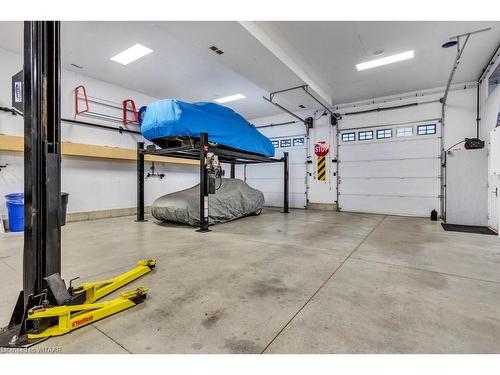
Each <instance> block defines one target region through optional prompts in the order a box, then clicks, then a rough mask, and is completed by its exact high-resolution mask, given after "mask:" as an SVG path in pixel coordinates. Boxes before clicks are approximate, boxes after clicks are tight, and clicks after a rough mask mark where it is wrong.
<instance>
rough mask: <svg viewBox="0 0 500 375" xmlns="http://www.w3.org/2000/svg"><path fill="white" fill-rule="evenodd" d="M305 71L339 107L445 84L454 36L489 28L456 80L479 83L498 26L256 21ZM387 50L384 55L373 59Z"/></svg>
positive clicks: (471, 44)
mask: <svg viewBox="0 0 500 375" xmlns="http://www.w3.org/2000/svg"><path fill="white" fill-rule="evenodd" d="M257 24H258V25H259V26H260V27H261V28H262V29H263V30H264V31H265V32H266V33H267V34H268V35H269V36H270V37H272V38H273V39H274V40H275V41H276V42H277V43H279V44H281V45H286V48H287V50H288V53H289V55H290V56H292V57H293V58H294V60H296V61H299V62H300V64H301V65H302V66H305V67H307V69H308V70H309V71H310V74H312V75H314V76H315V77H316V80H318V81H319V82H320V83H321V84H323V85H324V88H326V89H327V90H329V94H330V95H331V97H332V98H333V101H334V103H335V104H339V103H346V102H353V101H359V100H363V99H370V98H374V97H380V96H388V95H393V94H398V93H403V92H408V91H415V90H420V89H427V88H434V87H440V86H445V85H446V81H447V79H448V76H449V74H450V70H451V66H452V64H453V61H454V58H455V53H456V48H448V49H443V48H441V45H442V44H443V43H444V42H446V41H447V40H448V39H449V38H450V37H451V36H454V35H458V34H463V33H467V32H470V31H474V30H478V29H482V28H486V27H491V28H492V30H491V31H488V32H485V33H480V34H476V35H473V36H471V38H470V40H469V41H468V44H467V47H466V48H465V50H464V53H463V55H462V59H461V62H460V67H459V69H458V71H457V73H456V75H455V78H454V82H467V81H474V80H477V79H478V77H479V75H480V73H481V70H482V69H483V68H484V66H485V65H486V64H487V63H488V60H489V59H490V57H491V55H492V54H493V52H494V50H495V49H496V48H497V46H498V45H499V43H500V22H257ZM377 50H383V51H384V54H383V55H380V56H374V54H373V53H374V52H375V51H377ZM408 50H415V58H414V59H412V60H408V61H404V62H400V63H397V64H393V65H387V66H383V67H379V68H375V69H369V70H365V71H361V72H358V71H357V70H356V68H355V64H357V63H360V62H364V61H368V60H372V59H374V58H379V57H384V56H387V55H391V54H395V53H399V52H404V51H408Z"/></svg>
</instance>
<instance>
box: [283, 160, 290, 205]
mask: <svg viewBox="0 0 500 375" xmlns="http://www.w3.org/2000/svg"><path fill="white" fill-rule="evenodd" d="M283 156H284V157H283V213H284V214H287V213H289V209H288V208H289V202H288V199H289V190H288V189H289V181H288V180H289V169H288V167H289V166H288V163H289V160H288V152H284V153H283Z"/></svg>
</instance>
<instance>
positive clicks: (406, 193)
mask: <svg viewBox="0 0 500 375" xmlns="http://www.w3.org/2000/svg"><path fill="white" fill-rule="evenodd" d="M421 124H422V125H423V124H424V123H414V124H405V125H404V126H405V127H412V128H413V130H414V132H413V134H414V135H413V136H411V135H410V136H407V137H401V138H397V137H393V138H390V139H373V140H370V141H366V142H365V141H360V140H359V138H358V137H359V135H358V137H356V140H355V141H352V142H345V143H344V142H341V144H340V146H339V165H338V170H339V181H340V184H339V187H338V189H339V207H340V209H341V210H343V211H352V212H369V213H381V214H395V215H415V216H428V215H429V214H430V212H431V211H432V210H433V209H435V210H436V211H438V212H439V211H440V206H441V205H440V195H441V179H440V176H441V158H440V156H441V155H440V154H441V138H440V134H441V129H440V126H439V123H437V125H436V133H437V134H428V135H416V134H417V132H416V129H418V126H419V125H421ZM425 124H428V122H426V123H425ZM397 127H398V126H394V125H392V126H391V125H387V127H386V128H388V129H389V128H390V129H392V134H393V135H394V134H396V131H397ZM382 128H384V126H381V127H379V128H374V129H370V130H373V134H376V130H377V129H382ZM364 130H366V129H364ZM358 131H361V129H354V130H352V132H358Z"/></svg>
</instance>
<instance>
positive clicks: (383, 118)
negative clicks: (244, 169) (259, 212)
mask: <svg viewBox="0 0 500 375" xmlns="http://www.w3.org/2000/svg"><path fill="white" fill-rule="evenodd" d="M458 87H460V86H458ZM426 91H429V92H431V94H425V92H419V93H411V94H412V96H411V97H410V98H406V99H399V98H394V99H390V100H389V99H387V100H386V102H385V103H382V104H381V103H379V104H375V105H363V106H359V105H354V104H344V105H339V107H340V109H339V112H340V113H346V112H354V111H360V110H368V109H373V108H377V107H384V106H396V105H402V104H408V103H413V102H419V103H421V104H419V105H418V106H412V107H406V108H402V109H397V110H389V111H380V112H371V113H366V114H359V115H351V116H347V115H344V116H343V118H342V120H340V123H339V129H341V130H342V129H346V128H352V127H361V126H374V125H382V124H396V123H402V122H418V121H425V120H431V119H438V118H440V117H441V104H440V103H439V102H435V103H430V104H424V103H425V102H428V101H434V100H438V99H439V98H440V97H442V95H443V93H442V92H439V91H438V93H437V94H436V93H434V92H435V91H436V90H426ZM424 94H425V95H424ZM405 96H406V94H401V95H400V96H399V97H405ZM475 97H476V91H475V88H468V89H458V90H457V89H455V90H453V91H451V92H450V94H449V97H448V104H447V107H446V113H445V130H444V147H445V148H448V147H449V146H451V145H453V144H454V143H457V142H459V141H460V140H463V139H464V138H465V137H474V136H475V129H476V128H475V126H476V122H475V118H476V114H475ZM383 99H384V98H374V99H373V100H375V101H377V102H378V101H379V100H383ZM299 114H300V116H301V117H303V118H304V117H307V116H309V115H312V112H311V111H303V112H301V113H299ZM292 119H293V118H292V117H291V116H290V115H287V114H282V115H277V116H269V117H265V118H258V119H253V120H251V122H252V123H254V124H255V125H257V126H259V125H266V124H270V123H279V122H285V121H290V120H292ZM302 129H303V125H302V124H293V125H285V126H279V127H273V128H264V129H262V130H261V131H262V132H263V133H264V134H265V135H267V136H288V135H293V134H297V133H298V132H299V131H300V130H302ZM320 140H325V141H329V143H330V154H329V157H330V159H329V163H328V164H329V165H328V168H329V170H328V174H327V181H326V182H321V181H317V180H316V179H315V175H314V170H315V162H316V159H315V156H314V150H313V147H314V143H315V142H317V141H320ZM310 145H311V148H310V155H312V160H313V163H312V164H309V166H310V170H309V172H311V176H309V194H308V197H309V202H311V203H334V202H336V199H337V198H336V197H337V191H336V190H337V184H336V177H335V175H334V174H335V173H336V170H337V165H336V163H332V162H331V159H332V158H336V155H337V150H336V129H332V126H331V125H330V124H329V117H328V116H324V117H320V118H319V119H318V120H317V121H315V124H314V129H313V130H311V132H310ZM327 160H328V159H327ZM447 183H448V184H459V183H460V181H459V179H455V180H448V182H447ZM485 199H486V198H485Z"/></svg>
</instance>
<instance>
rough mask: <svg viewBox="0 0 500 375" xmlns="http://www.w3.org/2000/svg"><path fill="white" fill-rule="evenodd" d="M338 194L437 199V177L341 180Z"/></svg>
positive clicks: (438, 191)
mask: <svg viewBox="0 0 500 375" xmlns="http://www.w3.org/2000/svg"><path fill="white" fill-rule="evenodd" d="M339 194H364V195H397V196H419V197H439V195H440V188H439V180H438V179H437V177H433V178H418V179H414V178H409V179H402V178H382V179H380V178H360V179H357V178H356V179H350V178H342V179H341V183H340V184H339Z"/></svg>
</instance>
